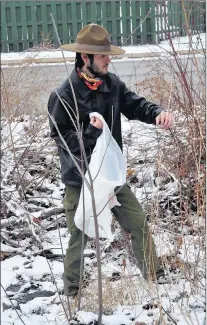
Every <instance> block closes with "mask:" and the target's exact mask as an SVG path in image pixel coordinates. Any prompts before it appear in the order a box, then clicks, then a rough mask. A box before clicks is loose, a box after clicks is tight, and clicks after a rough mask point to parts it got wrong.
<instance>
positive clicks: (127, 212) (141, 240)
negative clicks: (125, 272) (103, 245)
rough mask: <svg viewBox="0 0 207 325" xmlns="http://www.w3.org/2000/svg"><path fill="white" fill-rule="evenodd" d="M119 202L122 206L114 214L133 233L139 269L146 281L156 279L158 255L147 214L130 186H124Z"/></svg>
mask: <svg viewBox="0 0 207 325" xmlns="http://www.w3.org/2000/svg"><path fill="white" fill-rule="evenodd" d="M117 189H118V188H116V190H117ZM117 200H118V202H119V203H120V204H121V206H115V207H114V208H113V209H112V212H113V214H114V216H115V218H116V220H117V221H118V222H119V224H120V226H121V227H122V228H123V229H124V230H125V231H126V232H129V233H131V241H132V248H133V252H134V255H135V257H136V260H137V263H138V267H139V268H140V270H141V272H142V275H143V277H144V278H145V279H148V278H149V277H151V276H152V277H155V273H156V270H157V269H158V265H157V255H156V250H155V246H154V242H153V238H152V236H151V234H150V233H149V229H148V225H147V220H146V216H145V213H144V211H143V210H142V207H141V205H140V204H139V202H138V200H137V199H136V197H135V195H134V194H133V193H132V191H131V189H130V187H129V186H128V185H125V186H123V188H122V189H121V190H120V191H119V192H118V193H117Z"/></svg>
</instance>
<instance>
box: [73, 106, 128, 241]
mask: <svg viewBox="0 0 207 325" xmlns="http://www.w3.org/2000/svg"><path fill="white" fill-rule="evenodd" d="M92 116H95V117H98V118H99V119H100V120H101V121H102V122H103V131H102V134H101V135H100V136H99V137H98V139H97V142H96V146H95V148H94V150H93V153H92V156H91V161H90V164H89V169H90V172H91V176H92V179H93V180H94V182H93V188H94V196H95V203H96V213H97V214H98V225H99V235H100V237H102V238H108V239H111V237H112V233H111V219H112V218H111V211H110V209H112V208H113V207H114V206H115V205H120V204H119V203H118V201H117V199H116V196H114V188H115V187H116V186H121V185H123V184H124V183H125V182H126V170H127V166H126V162H125V159H124V156H123V154H122V152H121V149H120V148H119V146H118V144H117V142H116V141H115V139H114V138H113V137H112V135H111V132H110V130H109V127H108V125H107V124H106V122H105V120H104V118H103V116H102V115H100V114H99V113H96V112H95V113H91V114H90V118H91V117H92ZM85 177H86V178H87V180H88V181H89V177H88V171H87V172H86V174H85ZM83 186H84V198H85V199H84V201H85V230H84V232H85V234H86V235H88V236H89V237H93V238H95V237H96V235H95V227H94V217H93V215H94V214H93V209H92V203H91V194H90V191H89V189H88V188H87V186H86V185H85V184H84V183H83V185H82V189H81V195H80V200H79V204H78V207H77V211H76V214H75V217H74V221H75V224H76V226H77V227H78V228H79V229H81V230H83V224H84V222H83ZM112 196H113V198H112ZM105 205H106V206H105ZM104 207H105V208H104ZM103 208H104V209H103ZM102 209H103V211H102ZM101 211H102V212H101ZM100 212H101V213H100ZM99 213H100V214H99Z"/></svg>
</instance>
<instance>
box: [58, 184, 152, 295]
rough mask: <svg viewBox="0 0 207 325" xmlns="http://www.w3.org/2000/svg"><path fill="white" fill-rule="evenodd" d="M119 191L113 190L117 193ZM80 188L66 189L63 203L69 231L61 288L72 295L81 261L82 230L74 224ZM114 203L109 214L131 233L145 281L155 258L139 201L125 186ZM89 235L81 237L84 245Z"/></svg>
mask: <svg viewBox="0 0 207 325" xmlns="http://www.w3.org/2000/svg"><path fill="white" fill-rule="evenodd" d="M117 189H118V188H116V190H117ZM80 191H81V188H80V187H75V186H73V187H72V186H66V190H65V198H64V200H63V204H64V208H65V213H66V220H67V226H68V230H69V232H70V234H71V236H70V240H69V245H68V249H67V251H66V257H65V261H64V285H65V287H67V289H66V290H68V292H69V293H70V292H73V291H75V290H76V289H77V288H78V287H79V279H80V259H81V247H82V231H81V230H79V229H78V228H77V227H76V226H75V223H74V215H75V212H76V208H77V206H78V201H79V197H80ZM117 200H118V202H119V203H120V204H121V206H115V207H114V208H113V209H112V213H113V215H114V216H115V218H116V220H117V221H118V223H119V224H120V226H121V227H122V228H123V230H124V231H126V232H127V233H130V234H131V242H132V247H133V252H134V255H135V257H136V260H137V265H138V267H139V268H140V270H141V272H142V275H143V277H144V278H145V279H147V278H148V277H151V276H153V275H154V274H155V273H156V271H157V269H158V265H157V256H156V252H155V247H154V243H153V240H152V236H151V235H150V233H149V230H148V225H147V221H146V217H145V213H144V212H143V210H142V208H141V206H140V204H139V202H138V201H137V199H136V197H135V195H134V194H133V193H132V191H131V189H130V187H129V186H127V185H125V186H123V188H122V189H121V190H120V191H119V192H118V193H117ZM87 240H88V236H86V235H84V246H86V244H87Z"/></svg>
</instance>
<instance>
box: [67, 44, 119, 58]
mask: <svg viewBox="0 0 207 325" xmlns="http://www.w3.org/2000/svg"><path fill="white" fill-rule="evenodd" d="M61 48H62V49H63V50H66V51H71V52H78V53H87V54H105V55H120V54H124V53H125V51H124V50H122V49H121V48H119V47H118V46H115V45H111V50H110V51H101V52H98V51H93V50H86V49H85V50H83V49H81V50H80V49H79V48H77V44H76V43H73V44H64V45H61Z"/></svg>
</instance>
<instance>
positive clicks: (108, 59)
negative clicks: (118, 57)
mask: <svg viewBox="0 0 207 325" xmlns="http://www.w3.org/2000/svg"><path fill="white" fill-rule="evenodd" d="M106 61H107V63H110V62H111V59H110V57H109V55H107V57H106Z"/></svg>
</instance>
